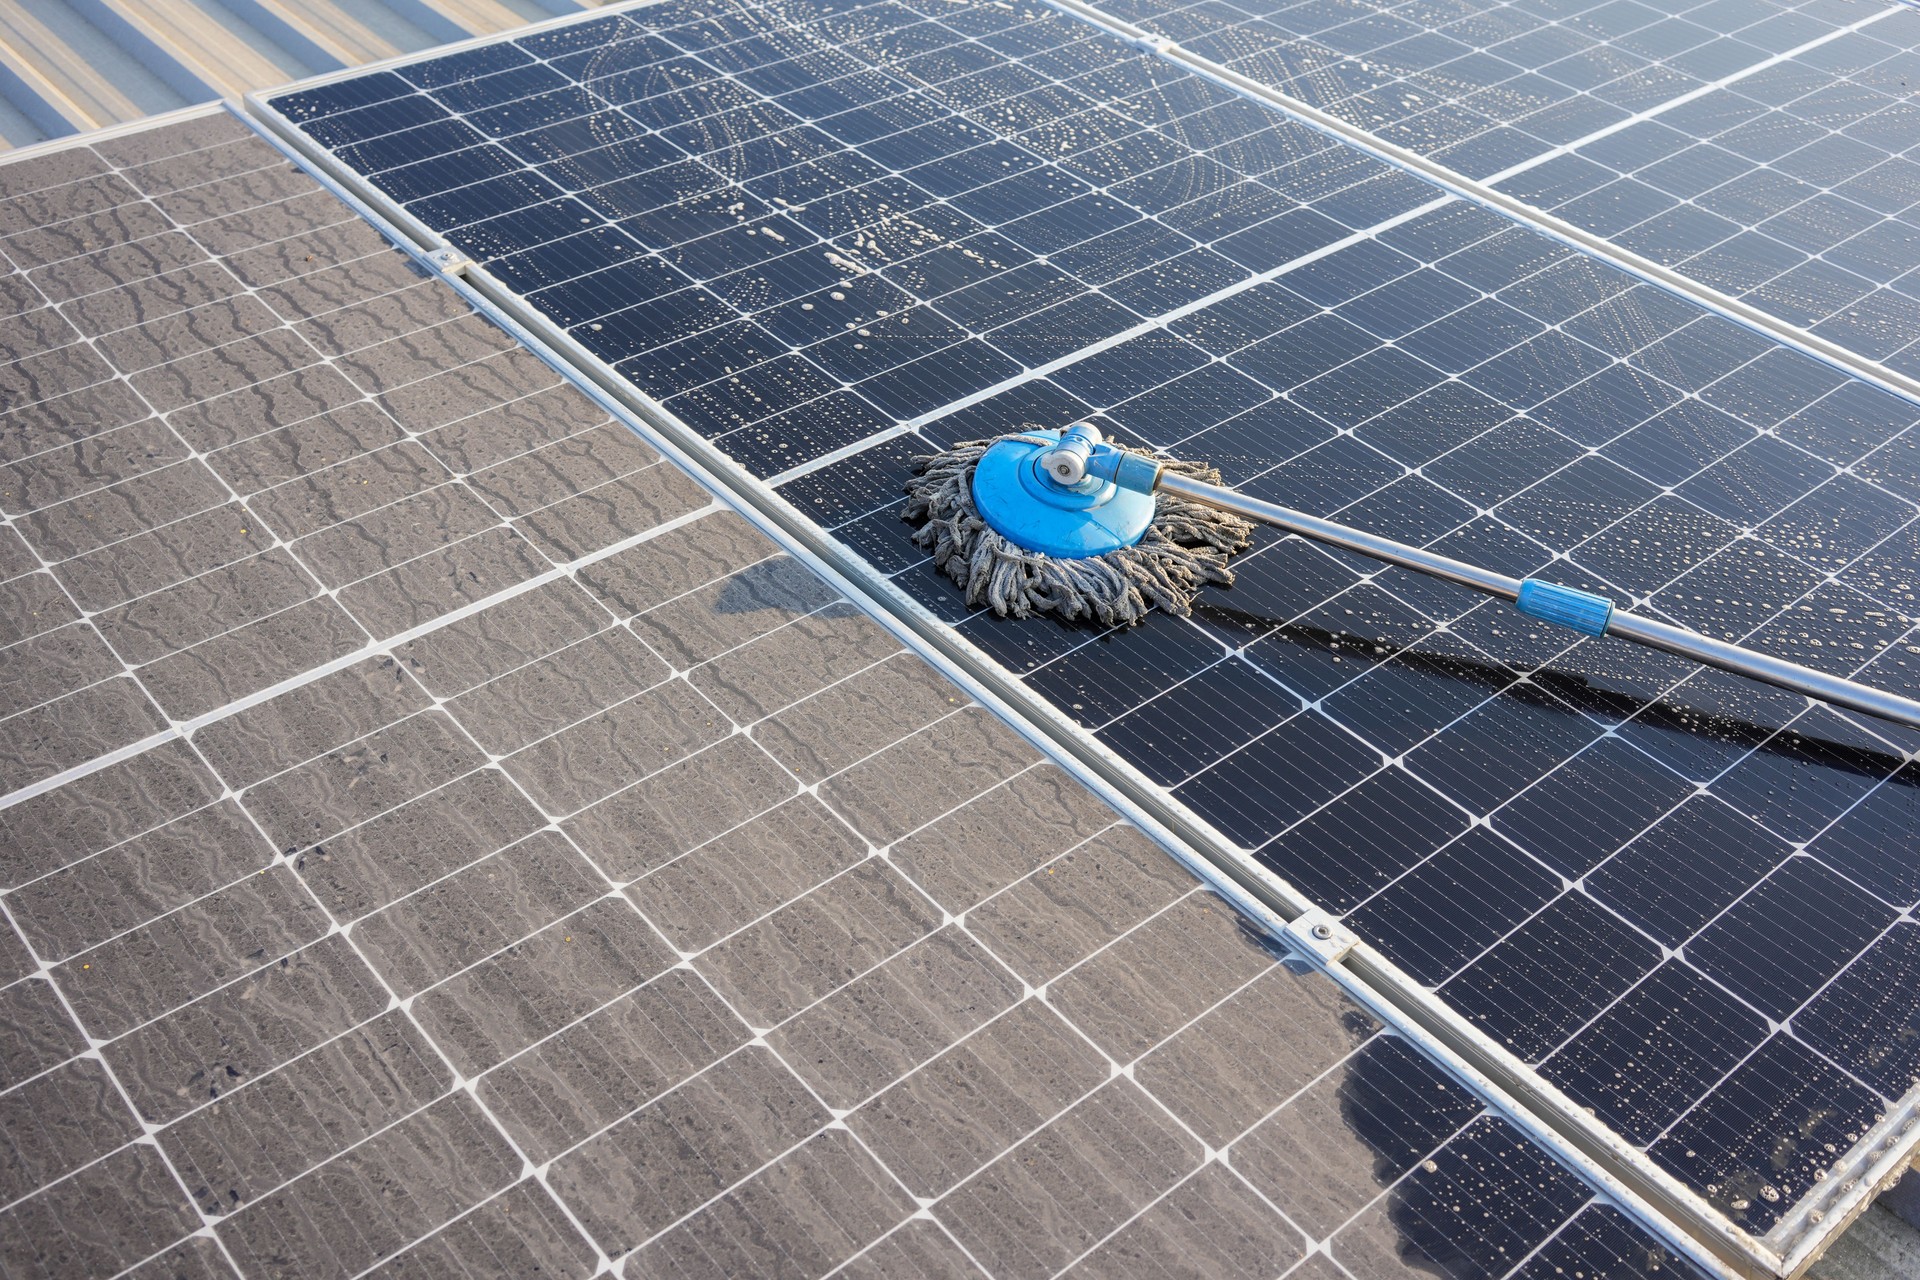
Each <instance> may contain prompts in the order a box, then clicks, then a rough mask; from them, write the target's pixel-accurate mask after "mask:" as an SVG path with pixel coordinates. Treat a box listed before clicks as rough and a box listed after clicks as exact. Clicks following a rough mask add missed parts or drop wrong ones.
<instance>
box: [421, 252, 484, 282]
mask: <svg viewBox="0 0 1920 1280" xmlns="http://www.w3.org/2000/svg"><path fill="white" fill-rule="evenodd" d="M427 261H428V262H430V263H432V264H433V269H434V270H435V271H438V272H439V273H440V274H441V275H443V276H457V275H459V274H460V273H461V272H463V271H465V270H466V269H467V268H468V267H470V266H472V265H473V259H472V258H469V257H468V256H467V255H466V254H464V253H462V252H460V251H459V250H458V249H435V250H432V251H431V252H429V253H428V254H427Z"/></svg>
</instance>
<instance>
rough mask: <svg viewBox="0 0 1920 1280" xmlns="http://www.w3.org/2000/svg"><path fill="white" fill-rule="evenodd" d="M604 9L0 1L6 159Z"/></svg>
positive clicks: (448, 0)
mask: <svg viewBox="0 0 1920 1280" xmlns="http://www.w3.org/2000/svg"><path fill="white" fill-rule="evenodd" d="M597 3H598V0H0V151H4V150H6V149H8V148H12V147H19V146H24V145H26V144H27V143H31V142H38V141H41V140H43V139H46V138H55V137H62V136H65V135H67V134H72V133H80V132H83V131H85V130H88V129H96V128H100V127H102V126H104V125H111V124H118V123H122V122H125V121H129V120H138V119H141V118H142V117H145V116H149V115H154V114H156V113H159V112H162V111H170V110H173V109H175V108H178V107H184V106H187V105H189V104H192V103H196V102H207V101H211V100H213V99H215V98H223V97H231V96H234V95H237V94H240V93H244V92H246V91H247V90H250V89H263V88H268V87H271V86H273V85H276V84H282V83H285V82H286V81H289V80H297V79H300V78H301V77H304V76H309V75H314V74H316V73H319V72H323V71H333V70H339V69H341V68H344V67H351V66H356V65H358V64H360V63H363V62H372V61H375V60H377V59H380V58H389V57H392V56H394V55H395V54H400V53H407V52H411V51H414V50H418V49H425V48H430V47H431V46H433V45H436V44H442V43H445V42H446V41H449V40H461V39H465V38H466V37H468V36H473V35H481V34H486V33H489V32H494V31H504V30H507V29H509V28H511V27H516V26H520V25H522V24H524V23H527V22H533V21H537V20H539V19H541V18H547V17H552V16H554V15H555V14H563V13H573V12H577V11H578V10H580V9H585V8H593V7H596V4H597Z"/></svg>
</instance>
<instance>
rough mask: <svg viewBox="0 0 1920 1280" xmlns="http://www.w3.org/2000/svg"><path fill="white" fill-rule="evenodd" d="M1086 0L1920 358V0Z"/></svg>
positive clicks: (1847, 337)
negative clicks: (1187, 0)
mask: <svg viewBox="0 0 1920 1280" xmlns="http://www.w3.org/2000/svg"><path fill="white" fill-rule="evenodd" d="M1095 7H1096V8H1098V9H1099V10H1100V11H1101V12H1103V13H1106V14H1109V15H1112V16H1113V17H1115V18H1119V19H1122V20H1124V21H1128V22H1131V23H1135V24H1137V25H1139V26H1140V27H1142V28H1144V29H1146V30H1148V31H1151V32H1153V33H1155V34H1157V35H1161V36H1165V37H1167V38H1169V39H1172V40H1174V41H1176V42H1178V43H1179V45H1180V46H1181V47H1182V48H1183V49H1185V50H1186V51H1187V52H1189V53H1190V54H1193V55H1196V56H1198V57H1201V58H1205V59H1208V60H1210V61H1212V62H1215V63H1217V64H1219V65H1220V66H1222V67H1225V68H1227V69H1228V70H1231V71H1234V72H1237V73H1239V74H1241V75H1244V76H1247V77H1248V78H1250V79H1252V80H1255V81H1258V82H1259V83H1261V84H1265V85H1269V86H1271V87H1273V88H1275V89H1277V90H1279V91H1280V92H1282V93H1285V94H1288V95H1290V96H1291V97H1293V98H1295V99H1296V100H1299V101H1302V102H1306V103H1308V104H1310V105H1312V106H1315V107H1318V108H1320V109H1321V110H1324V111H1326V112H1328V113H1330V114H1332V115H1334V116H1337V117H1338V118H1340V119H1342V120H1344V121H1346V122H1348V123H1350V124H1353V125H1357V126H1359V127H1360V128H1363V129H1366V130H1368V131H1369V132H1371V133H1372V134H1373V135H1374V136H1376V137H1378V138H1380V139H1382V140H1384V141H1386V142H1389V143H1393V144H1395V145H1398V146H1401V147H1405V148H1407V149H1409V150H1412V151H1414V152H1417V153H1419V154H1421V155H1424V156H1428V157H1430V158H1432V159H1434V160H1436V161H1438V162H1440V163H1442V164H1445V165H1447V166H1449V167H1450V168H1452V169H1454V170H1455V171H1456V172H1458V173H1461V174H1464V175H1465V176H1467V177H1469V178H1475V179H1482V180H1486V181H1490V182H1491V183H1492V184H1493V185H1494V186H1495V187H1497V188H1498V189H1499V190H1501V191H1503V192H1506V193H1507V194H1509V195H1512V196H1515V197H1517V198H1519V199H1522V200H1524V201H1526V202H1528V203H1529V204H1531V205H1532V206H1533V207H1535V208H1537V209H1540V210H1542V211H1544V212H1549V213H1552V214H1553V215H1555V216H1556V217H1559V218H1563V219H1565V220H1566V221H1568V222H1571V223H1573V224H1574V225H1575V226H1578V227H1581V228H1583V229H1585V230H1587V231H1591V232H1594V233H1596V234H1598V235H1601V236H1604V237H1606V238H1608V239H1609V240H1611V241H1612V242H1613V243H1615V244H1617V245H1619V246H1621V247H1622V248H1624V249H1627V250H1630V251H1632V252H1634V253H1637V254H1639V255H1641V256H1642V257H1644V258H1647V259H1650V260H1652V261H1654V262H1657V263H1660V264H1661V265H1663V266H1668V267H1672V268H1674V269H1676V270H1678V271H1679V272H1681V273H1682V274H1684V275H1685V276H1687V277H1688V278H1690V279H1692V280H1694V281H1697V282H1698V283H1700V284H1703V285H1706V286H1708V287H1710V288H1713V289H1717V290H1720V291H1722V292H1724V293H1727V294H1729V295H1732V296H1735V297H1738V298H1740V299H1742V300H1743V301H1745V302H1748V303H1751V304H1752V305H1754V306H1756V307H1758V308H1759V309H1761V310H1762V311H1764V312H1766V313H1768V314H1770V315H1773V316H1775V317H1778V318H1779V319H1781V320H1784V321H1786V322H1787V323H1789V324H1792V325H1797V326H1799V327H1801V328H1804V329H1808V330H1811V331H1812V332H1813V333H1815V334H1818V335H1819V336H1820V337H1822V338H1826V339H1828V340H1830V341H1832V342H1835V343H1837V344H1839V345H1840V346H1841V347H1844V348H1846V349H1847V350H1849V351H1852V352H1855V353H1857V354H1859V355H1861V356H1864V357H1866V358H1867V359H1869V360H1875V361H1881V362H1884V363H1885V364H1886V365H1887V366H1888V367H1889V368H1892V369H1894V370H1896V371H1898V372H1900V373H1903V374H1907V375H1909V376H1915V375H1920V215H1916V214H1915V213H1914V212H1912V211H1913V209H1914V208H1915V206H1916V204H1917V203H1920V162H1916V160H1915V159H1914V158H1912V157H1911V156H1910V155H1909V154H1907V153H1909V152H1910V151H1912V149H1913V147H1914V142H1915V139H1916V138H1920V107H1917V106H1916V105H1915V104H1914V102H1913V100H1912V95H1913V90H1914V87H1915V86H1916V85H1920V51H1917V50H1920V14H1915V13H1914V12H1912V11H1911V10H1910V9H1908V8H1906V7H1903V6H1900V5H1888V6H1885V7H1877V8H1862V7H1861V6H1858V5H1852V4H1845V3H1838V2H1836V0H1815V2H1814V3H1810V4H1800V5H1778V4H1774V3H1771V2H1770V0H1707V2H1706V3H1703V4H1697V5H1693V4H1687V3H1684V2H1682V3H1669V4H1661V5H1648V4H1643V3H1640V2H1639V0H1604V2H1603V3H1598V4H1594V3H1588V0H1553V2H1551V3H1539V4H1526V5H1521V4H1500V5H1475V6H1470V7H1467V8H1466V9H1465V11H1462V9H1461V8H1460V7H1455V6H1435V5H1431V4H1429V3H1426V0H1409V2H1408V3H1403V4H1397V5H1389V4H1381V5H1371V4H1325V3H1321V2H1320V0H1309V2H1308V3H1301V4H1292V5H1285V4H1283V5H1268V4H1263V3H1261V0H1240V2H1239V3H1237V4H1226V3H1223V2H1222V0H1202V2H1201V3H1198V4H1188V5H1181V4H1173V3H1167V2H1166V0H1106V2H1103V3H1100V4H1097V5H1096V6H1095Z"/></svg>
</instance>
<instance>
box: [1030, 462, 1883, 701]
mask: <svg viewBox="0 0 1920 1280" xmlns="http://www.w3.org/2000/svg"><path fill="white" fill-rule="evenodd" d="M1076 433H1078V434H1076ZM1089 437H1090V439H1091V447H1090V448H1088V449H1087V450H1086V451H1085V452H1082V451H1081V448H1080V446H1081V444H1082V443H1083V442H1086V441H1087V440H1088V438H1089ZM1062 445H1063V446H1068V448H1066V449H1063V450H1062V452H1063V453H1071V455H1072V462H1073V464H1074V469H1077V470H1080V471H1081V472H1083V474H1085V475H1093V476H1098V477H1100V478H1101V479H1103V480H1111V481H1113V482H1114V483H1115V484H1117V485H1118V486H1119V487H1121V488H1123V489H1137V490H1139V491H1140V492H1142V493H1152V492H1153V491H1154V490H1156V489H1159V490H1161V491H1163V492H1166V493H1172V494H1178V495H1179V496H1180V497H1182V498H1188V499H1191V500H1192V501H1194V502H1204V503H1206V504H1207V505H1208V506H1210V507H1220V508H1222V509H1224V510H1227V511H1231V512H1233V513H1234V514H1236V515H1240V516H1245V517H1246V518H1247V519H1249V520H1257V521H1259V522H1260V523H1261V524H1270V525H1272V526H1274V527H1275V528H1276V529H1285V530H1286V531H1287V532H1288V533H1297V534H1299V535H1300V536H1301V537H1303V538H1311V539H1313V540H1314V541H1315V542H1324V543H1326V544H1327V545H1328V546H1333V547H1341V548H1344V549H1345V550H1348V551H1355V552H1358V553H1359V554H1361V555H1363V556H1370V557H1372V558H1373V559H1375V560H1384V561H1386V562H1387V563H1388V564H1397V565H1399V566H1400V567H1401V568H1403V569H1412V570H1413V571H1414V572H1416V573H1424V574H1427V575H1429V576H1431V577H1435V578H1444V579H1445V580H1446V581H1448V582H1457V583H1459V584H1460V585H1461V586H1463V587H1471V588H1472V589H1473V590H1475V591H1480V592H1484V593H1485V594H1487V595H1490V596H1497V597H1498V598H1500V599H1502V600H1508V601H1511V602H1512V603H1513V604H1514V606H1515V607H1516V608H1518V609H1519V610H1520V612H1522V613H1524V614H1527V615H1528V616H1530V617H1535V618H1540V619H1542V620H1544V621H1547V622H1553V623H1558V624H1559V625H1560V626H1563V627H1570V628H1572V629H1573V630H1575V631H1579V632H1583V633H1585V634H1587V635H1590V636H1618V637H1619V638H1620V639H1622V640H1631V641H1633V642H1634V643H1635V644H1643V645H1646V646H1647V647H1649V648H1652V649H1659V650H1662V651H1664V652H1666V653H1672V654H1677V655H1679V656H1680V657H1682V658H1691V659H1692V660H1693V661H1695V662H1699V663H1703V664H1705V665H1706V666H1709V667H1719V668H1720V669H1721V670H1723V671H1732V672H1734V673H1735V674H1737V675H1743V676H1748V677H1751V678H1752V679H1755V680H1764V681H1765V682H1766V683H1768V684H1772V685H1778V686H1779V687H1780V688H1782V689H1791V690H1793V691H1794V692H1795V693H1801V694H1805V695H1806V696H1807V697H1809V698H1818V699H1820V700H1821V701H1822V702H1830V703H1832V704H1834V705H1835V706H1838V707H1850V708H1852V709H1853V710H1855V711H1864V712H1866V713H1867V714H1868V715H1874V716H1879V717H1880V718H1881V719H1883V720H1891V721H1893V722H1895V723H1896V724H1904V725H1907V726H1908V727H1910V728H1915V729H1920V702H1916V701H1914V700H1913V699H1912V698H1903V697H1901V696H1900V695H1899V694H1897V693H1888V692H1886V691H1885V690H1883V689H1875V688H1871V687H1869V686H1867V685H1864V684H1859V683H1856V682H1855V681H1852V680H1847V679H1844V678H1842V677H1840V676H1833V675H1828V674H1827V673H1826V672H1824V671H1815V670H1813V669H1812V668H1811V667H1803V666H1801V665H1800V664H1799V663H1797V662H1787V661H1785V660H1784V659H1781V658H1775V657H1771V656H1769V655H1767V654H1764V653H1756V652H1755V651H1754V650H1752V649H1746V648H1742V647H1741V646H1740V645H1737V644H1728V643H1727V642H1726V641H1724V640H1715V639H1713V638H1712V637H1710V636H1703V635H1701V634H1700V633H1699V632H1697V631H1689V630H1687V629H1686V628H1685V627H1676V626H1672V625H1670V624H1668V623H1665V622H1659V621H1656V620H1654V619H1652V618H1643V617H1641V616H1640V615H1639V614H1635V613H1628V612H1626V611H1625V610H1623V609H1616V608H1615V607H1614V605H1613V601H1611V600H1609V599H1607V598H1606V597H1605V596H1597V595H1594V594H1593V593H1592V592H1588V591H1579V590H1576V589H1575V588H1573V587H1563V586H1560V585H1559V584H1558V583H1553V582H1542V581H1541V580H1540V579H1538V578H1510V577H1508V576H1507V575H1506V574H1504V573H1495V572H1493V571H1492V570H1490V569H1482V568H1480V567H1479V566H1478V565H1471V564H1467V563H1465V562H1463V561H1460V560H1455V559H1453V558H1451V557H1449V556H1443V555H1438V554H1436V553H1434V552H1432V551H1425V550H1422V549H1421V548H1419V547H1410V546H1408V545H1406V544H1405V543H1401V542H1395V541H1393V540H1392V539H1390V538H1382V537H1380V536H1379V535H1378V534H1372V533H1366V532H1364V531H1362V530H1359V529H1351V528H1348V527H1347V526H1346V525H1343V524H1335V523H1334V522H1333V521H1331V520H1322V519H1320V518H1319V517H1318V516H1310V515H1308V514H1306V513H1305V512H1304V511H1295V510H1293V509H1292V508H1290V507H1282V506H1279V505H1277V504H1275V503H1272V502H1262V501H1261V500H1260V499H1258V498H1249V497H1247V496H1246V495H1244V494H1240V493H1235V492H1234V491H1233V490H1232V489H1226V488H1222V487H1221V486H1220V485H1216V484H1203V483H1202V482H1200V481H1198V480H1194V479H1191V478H1189V477H1187V476H1182V475H1176V474H1173V473H1172V472H1168V471H1165V470H1162V469H1161V468H1160V467H1159V465H1158V464H1156V463H1154V462H1153V461H1152V460H1151V459H1149V458H1145V457H1143V456H1142V455H1140V454H1137V453H1128V452H1126V451H1125V450H1121V449H1115V448H1114V447H1113V446H1112V445H1109V444H1104V443H1102V442H1101V441H1100V436H1099V432H1098V430H1097V429H1095V428H1094V427H1092V426H1091V425H1090V424H1081V425H1079V426H1075V427H1073V428H1070V429H1069V431H1068V432H1067V433H1065V434H1064V435H1063V437H1062ZM1083 459H1084V461H1083ZM1059 461H1061V462H1066V461H1067V459H1066V458H1064V457H1063V458H1061V459H1059ZM1042 465H1046V466H1049V467H1052V466H1054V465H1055V460H1054V459H1053V458H1048V459H1044V460H1043V462H1042ZM1062 474H1064V473H1062Z"/></svg>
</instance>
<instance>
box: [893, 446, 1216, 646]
mask: <svg viewBox="0 0 1920 1280" xmlns="http://www.w3.org/2000/svg"><path fill="white" fill-rule="evenodd" d="M994 443H995V442H994V441H993V440H967V441H963V442H962V443H960V444H956V445H954V446H953V447H952V448H951V449H948V450H947V451H946V452H945V453H936V454H931V455H927V456H923V457H917V458H915V459H914V460H913V471H914V478H913V479H912V480H910V481H908V482H907V488H906V491H907V505H906V509H905V510H904V511H902V512H901V516H902V518H903V519H906V520H910V521H916V522H918V521H925V523H924V524H922V525H921V526H920V528H919V529H917V530H915V531H914V535H913V544H914V545H915V546H916V547H919V548H920V549H921V550H922V551H929V552H932V553H933V563H934V565H935V566H936V567H938V568H941V569H944V570H946V573H947V576H948V577H950V578H952V579H953V580H954V582H956V583H958V584H959V585H960V586H961V587H962V588H964V589H965V591H966V593H967V603H968V604H969V605H972V606H974V607H976V608H977V607H979V606H980V605H983V604H984V605H988V606H991V607H992V609H993V611H994V612H995V613H997V614H999V615H1000V616H1001V617H1008V616H1011V617H1015V618H1025V617H1028V616H1029V615H1031V614H1035V613H1051V614H1056V615H1058V616H1059V617H1060V618H1062V619H1064V620H1065V621H1068V622H1077V621H1080V620H1081V619H1083V618H1084V619H1091V620H1093V621H1096V622H1099V623H1100V624H1102V625H1103V626H1123V627H1124V626H1132V625H1133V624H1134V623H1137V622H1139V621H1140V620H1141V619H1143V618H1145V617H1146V616H1147V611H1148V610H1149V609H1153V608H1158V609H1162V610H1164V611H1166V612H1168V613H1172V614H1177V615H1179V616H1181V617H1185V616H1186V615H1187V614H1189V613H1191V612H1192V611H1193V598H1194V596H1195V595H1197V594H1198V593H1199V591H1200V589H1201V588H1202V587H1206V586H1212V585H1218V586H1223V587H1224V586H1232V585H1233V571H1232V570H1231V569H1229V568H1227V557H1228V556H1230V555H1232V554H1233V553H1234V552H1236V551H1241V550H1244V549H1245V548H1246V546H1247V543H1248V541H1249V540H1250V538H1251V536H1252V533H1253V526H1252V525H1251V524H1249V523H1248V522H1247V521H1245V520H1242V519H1241V518H1240V517H1239V516H1236V515H1233V514H1231V513H1230V512H1226V511H1221V510H1219V509H1217V508H1214V507H1208V506H1202V505H1201V504H1200V503H1197V502H1190V501H1188V500H1187V499H1185V498H1177V497H1174V496H1172V495H1171V494H1167V493H1159V494H1156V495H1154V515H1153V523H1152V524H1150V525H1149V526H1147V532H1146V533H1145V535H1143V536H1142V537H1141V539H1140V541H1139V542H1137V543H1135V544H1134V545H1133V546H1130V547H1122V548H1120V549H1119V550H1117V551H1109V552H1107V553H1106V554H1104V555H1099V556H1089V557H1087V558H1085V559H1077V560H1057V559H1054V558H1053V557H1051V556H1045V555H1041V554H1039V553H1037V552H1032V551H1027V550H1025V549H1024V548H1022V547H1019V546H1017V545H1015V544H1014V543H1012V542H1009V541H1007V539H1005V538H1003V537H1001V536H1000V535H999V534H998V533H996V532H994V530H993V528H992V527H991V526H989V525H988V524H987V522H986V521H985V520H983V519H981V517H980V512H979V511H978V509H977V508H975V506H974V504H973V468H974V466H975V464H976V463H978V462H979V461H980V458H981V456H982V455H984V454H985V453H986V451H987V450H988V448H990V447H991V446H992V445H993V444H994ZM1122 447H1124V446H1122ZM1132 452H1136V453H1138V452H1142V451H1141V450H1132ZM1164 465H1165V467H1166V469H1167V470H1168V471H1171V472H1173V473H1174V474H1176V475H1183V476H1192V477H1193V478H1194V479H1196V480H1202V481H1205V482H1207V483H1208V484H1218V483H1219V482H1220V472H1219V471H1218V470H1216V469H1215V468H1213V467H1209V466H1205V465H1203V464H1200V463H1194V462H1167V463H1165V464H1164Z"/></svg>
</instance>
